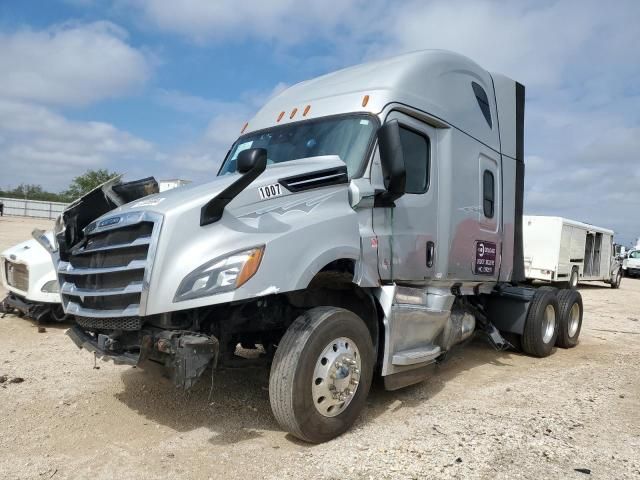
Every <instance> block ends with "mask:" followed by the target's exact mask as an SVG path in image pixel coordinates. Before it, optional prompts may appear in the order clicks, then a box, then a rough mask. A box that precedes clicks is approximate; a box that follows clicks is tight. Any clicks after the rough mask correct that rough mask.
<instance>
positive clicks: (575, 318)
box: [568, 303, 580, 338]
mask: <svg viewBox="0 0 640 480" xmlns="http://www.w3.org/2000/svg"><path fill="white" fill-rule="evenodd" d="M579 326H580V305H578V304H577V303H574V304H573V305H572V306H571V310H569V331H568V333H569V338H572V337H573V336H574V335H575V334H576V333H577V332H578V327H579Z"/></svg>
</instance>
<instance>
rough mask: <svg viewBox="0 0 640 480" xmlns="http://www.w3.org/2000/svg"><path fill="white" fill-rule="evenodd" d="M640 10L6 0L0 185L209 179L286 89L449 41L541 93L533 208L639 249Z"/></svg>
mask: <svg viewBox="0 0 640 480" xmlns="http://www.w3.org/2000/svg"><path fill="white" fill-rule="evenodd" d="M176 5H179V6H178V7H176ZM639 20H640V2H638V1H634V0H612V1H610V2H607V3H606V4H604V3H603V2H596V1H591V0H585V1H574V0H566V1H564V0H563V1H560V0H559V1H551V0H538V1H525V0H523V1H518V2H515V1H509V2H507V1H493V0H450V1H421V0H404V1H402V0H397V1H389V0H368V1H362V0H342V1H337V0H326V1H324V2H305V1H302V0H297V1H294V0H271V1H269V2H260V1H255V0H247V1H245V2H237V1H228V0H218V1H209V0H184V1H182V2H173V1H169V0H111V1H110V0H103V1H98V0H95V1H94V0H66V1H62V0H59V1H55V0H50V1H47V2H41V1H30V0H23V1H20V2H15V1H9V0H0V72H2V74H1V75H0V166H1V167H2V177H1V178H0V185H2V186H3V187H5V186H7V185H16V184H19V183H21V182H29V183H38V184H41V185H43V186H44V187H45V188H49V189H52V190H61V189H63V188H65V187H66V185H67V183H68V181H69V178H70V177H72V176H74V175H76V174H79V173H81V172H82V171H84V170H85V169H87V168H110V169H112V170H117V171H123V172H127V173H128V176H129V178H135V177H139V176H143V175H147V174H153V175H155V176H156V177H158V178H167V177H181V178H188V179H192V180H195V181H203V180H206V179H207V178H209V177H210V176H212V175H213V174H214V172H215V167H216V165H217V164H218V162H219V161H220V160H221V159H222V157H223V156H224V154H225V152H226V150H227V148H228V147H229V145H230V144H231V143H232V142H233V140H234V139H235V137H236V136H237V134H238V131H239V129H240V128H241V126H242V124H243V123H244V122H245V121H246V120H248V119H249V118H250V116H251V115H252V113H253V112H255V111H256V110H257V109H258V108H259V107H260V105H261V104H262V103H264V102H265V101H266V100H267V99H268V98H269V97H270V96H271V95H273V94H274V93H277V92H278V91H281V90H282V89H283V88H286V86H287V85H291V84H294V83H296V82H298V81H301V80H304V79H307V78H311V77H314V76H316V75H319V74H323V73H326V72H328V71H331V70H335V69H337V68H341V67H344V66H348V65H352V64H355V63H359V62H362V61H366V60H370V59H376V58H381V57H385V56H389V55H393V54H398V53H402V52H406V51H411V50H416V49H422V48H446V49H450V50H454V51H457V52H460V53H463V54H465V55H468V56H469V57H471V58H472V59H474V60H476V61H477V62H478V63H480V64H481V65H482V66H484V67H485V68H487V69H488V70H493V71H498V72H501V73H504V74H506V75H509V76H511V77H512V78H515V79H517V80H519V81H520V82H522V83H524V84H525V85H526V86H527V113H526V115H527V116H526V147H525V152H526V157H527V158H526V159H527V177H526V190H527V192H526V204H525V210H526V211H527V212H528V213H538V214H555V215H563V216H567V217H570V218H574V219H577V220H582V221H587V222H591V223H594V224H599V225H602V226H608V227H611V228H614V229H615V230H616V231H617V232H618V233H619V238H620V240H621V241H623V242H631V241H632V240H635V238H636V237H637V236H638V235H640V216H639V215H638V213H637V212H638V211H640V188H639V187H640V158H639V157H640V49H639V48H638V46H639V45H640V28H638V21H639Z"/></svg>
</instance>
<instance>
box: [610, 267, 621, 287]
mask: <svg viewBox="0 0 640 480" xmlns="http://www.w3.org/2000/svg"><path fill="white" fill-rule="evenodd" d="M621 283H622V269H621V268H620V269H618V273H616V278H615V279H614V280H613V282H611V288H620V284H621Z"/></svg>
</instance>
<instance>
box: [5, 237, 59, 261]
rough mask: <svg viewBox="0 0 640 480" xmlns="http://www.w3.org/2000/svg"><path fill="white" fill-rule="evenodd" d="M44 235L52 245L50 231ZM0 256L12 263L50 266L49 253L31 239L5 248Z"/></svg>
mask: <svg viewBox="0 0 640 480" xmlns="http://www.w3.org/2000/svg"><path fill="white" fill-rule="evenodd" d="M44 235H45V236H46V237H47V239H48V240H49V242H52V243H53V232H52V231H48V232H46V233H44ZM0 256H2V257H4V258H6V259H8V260H11V261H12V262H16V263H23V264H25V265H35V264H51V256H50V255H49V252H48V251H47V250H45V248H44V247H43V246H42V245H40V243H38V242H37V241H36V240H35V239H33V238H32V239H29V240H26V241H24V242H21V243H18V244H17V245H14V246H13V247H9V248H7V249H6V250H5V251H3V252H2V253H0ZM52 268H53V265H52Z"/></svg>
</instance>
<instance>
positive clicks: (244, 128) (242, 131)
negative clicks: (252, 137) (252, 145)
mask: <svg viewBox="0 0 640 480" xmlns="http://www.w3.org/2000/svg"><path fill="white" fill-rule="evenodd" d="M248 126H249V122H247V123H245V124H244V127H242V130H240V133H244V131H245V130H246V129H247V127H248Z"/></svg>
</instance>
